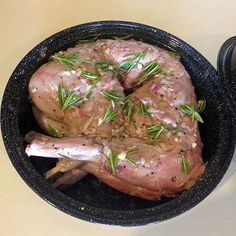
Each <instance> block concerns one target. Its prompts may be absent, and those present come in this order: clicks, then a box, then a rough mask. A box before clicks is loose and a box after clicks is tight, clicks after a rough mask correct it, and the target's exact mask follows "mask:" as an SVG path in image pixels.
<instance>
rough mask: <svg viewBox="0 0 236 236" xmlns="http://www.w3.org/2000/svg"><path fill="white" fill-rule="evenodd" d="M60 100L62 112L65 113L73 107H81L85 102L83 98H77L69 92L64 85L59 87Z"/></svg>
mask: <svg viewBox="0 0 236 236" xmlns="http://www.w3.org/2000/svg"><path fill="white" fill-rule="evenodd" d="M58 98H59V104H60V108H61V110H62V111H65V110H67V109H69V108H70V107H72V106H78V105H81V104H83V101H84V99H83V98H81V97H78V96H76V95H75V94H74V92H73V91H69V90H68V89H67V88H66V87H64V86H63V85H62V84H59V85H58Z"/></svg>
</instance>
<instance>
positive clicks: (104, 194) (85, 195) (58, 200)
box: [1, 21, 236, 226]
mask: <svg viewBox="0 0 236 236" xmlns="http://www.w3.org/2000/svg"><path fill="white" fill-rule="evenodd" d="M124 35H132V38H134V39H136V40H142V41H144V42H147V43H149V44H153V45H157V46H159V47H162V48H165V49H168V50H172V51H174V52H177V53H178V54H180V55H181V62H182V63H183V64H184V66H185V67H186V69H187V70H188V72H189V73H190V75H191V78H192V82H193V84H194V86H195V89H196V93H197V96H198V99H202V98H205V99H206V100H207V107H206V110H205V112H204V113H203V119H204V121H205V122H204V124H203V125H201V126H200V131H201V135H202V139H203V143H204V151H203V158H204V160H205V162H207V167H206V171H205V174H204V175H203V176H202V178H201V179H200V181H199V182H197V184H195V185H194V186H193V187H192V188H191V189H190V190H188V191H185V192H183V193H182V194H180V195H179V196H177V197H176V198H174V199H168V198H163V199H162V200H160V201H154V202H153V201H147V200H143V199H139V198H135V197H132V196H128V195H125V194H123V193H120V192H118V191H116V190H114V189H112V188H110V187H108V186H106V185H105V184H103V183H102V182H100V181H99V180H97V179H96V178H94V177H93V176H87V177H85V178H84V179H83V180H81V181H80V182H78V183H77V184H75V185H74V186H73V187H71V188H70V189H67V190H65V191H59V190H57V189H55V188H53V187H51V186H50V184H49V183H47V182H46V180H45V178H44V177H43V173H44V172H45V171H46V170H48V169H49V168H50V167H52V166H53V165H54V164H55V162H54V161H52V160H49V159H44V158H37V159H34V158H29V157H28V156H27V155H26V153H25V151H24V150H25V146H26V144H25V142H24V139H23V137H24V136H25V134H26V133H27V132H28V131H30V130H31V129H33V130H39V128H38V127H37V124H36V122H35V120H34V118H33V115H32V112H31V104H30V103H29V101H28V91H27V85H28V82H29V79H30V77H31V75H32V74H33V73H34V72H35V71H36V70H37V69H38V68H39V67H40V66H41V65H42V64H43V63H45V62H47V60H48V58H49V57H50V56H51V55H52V54H54V53H55V52H58V51H60V50H65V49H67V48H69V47H72V46H74V45H75V44H76V42H78V41H79V40H81V39H90V38H94V37H98V38H112V37H114V36H116V37H117V36H118V37H119V36H124ZM221 64H222V63H221ZM223 64H224V63H223ZM221 66H222V65H221ZM226 77H227V76H224V80H221V79H220V78H219V77H218V75H217V72H216V70H215V69H214V68H213V67H212V65H211V64H210V63H209V62H208V61H207V60H206V59H205V58H204V57H203V56H202V55H201V54H200V53H199V52H197V51H196V50H195V49H194V48H192V47H191V46H189V45H188V44H187V43H185V42H183V41H182V40H180V39H178V38H177V37H175V36H173V35H171V34H169V33H167V32H165V31H162V30H159V29H157V28H153V27H150V26H147V25H143V24H138V23H131V22H121V21H102V22H93V23H88V24H82V25H78V26H75V27H72V28H69V29H66V30H63V31H61V32H59V33H57V34H54V35H53V36H51V37H49V38H48V39H46V40H44V41H43V42H41V43H40V44H39V45H37V46H36V47H35V48H33V49H32V50H31V51H30V52H29V53H28V54H27V55H26V56H25V57H24V58H23V60H22V61H21V62H20V63H19V65H18V66H17V67H16V69H15V70H14V72H13V74H12V75H11V77H10V79H9V81H8V84H7V86H6V89H5V93H4V96H3V100H2V107H1V128H2V135H3V140H4V143H5V146H6V150H7V152H8V155H9V158H10V160H11V161H12V164H13V166H14V167H15V168H16V170H17V171H18V173H19V174H20V176H21V177H22V178H23V179H24V181H25V182H26V183H27V184H28V185H29V186H30V188H32V189H33V190H34V191H35V192H36V193H37V194H38V195H39V196H41V197H42V198H43V199H45V200H46V201H47V202H48V203H50V204H52V205H53V206H55V207H57V208H58V209H60V210H61V211H63V212H66V213H68V214H69V215H72V216H74V217H77V218H80V219H83V220H86V221H90V222H97V223H102V224H111V225H123V226H137V225H145V224H149V223H153V222H160V221H163V220H167V219H169V218H172V217H175V216H177V215H179V214H181V213H183V212H185V211H187V210H189V209H191V208H193V207H194V206H195V205H197V204H198V203H199V202H201V201H202V200H203V199H204V198H205V197H206V196H207V195H208V194H210V193H211V191H212V190H213V189H214V188H215V187H216V185H217V184H218V183H219V182H220V180H221V179H222V177H223V175H224V174H225V172H226V170H227V168H228V166H229V164H230V161H231V159H232V156H233V151H234V147H235V140H236V139H235V135H234V127H235V126H234V125H233V113H234V115H235V114H236V111H235V109H234V108H235V107H232V106H233V102H234V101H231V100H232V98H233V95H232V96H229V95H228V93H227V92H228V91H230V89H229V87H227V86H231V85H230V83H229V82H226V81H227V78H226ZM225 91H227V92H225ZM229 104H231V106H229ZM12 187H13V188H14V186H12Z"/></svg>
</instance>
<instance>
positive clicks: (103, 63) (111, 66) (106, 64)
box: [94, 61, 118, 71]
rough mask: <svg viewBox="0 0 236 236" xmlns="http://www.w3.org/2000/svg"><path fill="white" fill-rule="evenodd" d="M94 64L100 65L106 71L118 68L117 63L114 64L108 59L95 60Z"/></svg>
mask: <svg viewBox="0 0 236 236" xmlns="http://www.w3.org/2000/svg"><path fill="white" fill-rule="evenodd" d="M94 64H95V65H96V66H99V67H100V68H101V69H102V70H104V71H108V70H111V71H114V70H117V69H118V68H117V66H116V65H115V64H112V63H110V62H108V61H95V62H94Z"/></svg>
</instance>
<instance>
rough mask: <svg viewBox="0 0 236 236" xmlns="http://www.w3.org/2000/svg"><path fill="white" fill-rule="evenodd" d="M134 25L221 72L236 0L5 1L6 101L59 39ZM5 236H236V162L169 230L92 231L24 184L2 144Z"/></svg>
mask: <svg viewBox="0 0 236 236" xmlns="http://www.w3.org/2000/svg"><path fill="white" fill-rule="evenodd" d="M109 19H112V20H128V21H136V22H141V23H145V24H149V25H152V26H155V27H158V28H160V29H164V30H166V31H168V32H170V33H172V34H174V35H176V36H178V37H180V38H182V39H183V40H184V41H186V42H188V43H189V44H191V45H192V46H194V47H195V48H196V49H197V50H199V51H200V52H201V53H202V54H203V55H204V56H205V57H206V58H207V59H208V60H209V61H210V62H211V63H212V64H213V65H214V66H215V65H216V57H217V53H218V50H219V48H220V45H221V44H222V43H223V42H224V40H226V39H227V38H228V37H230V36H233V35H236V1H235V0H224V1H223V0H221V1H220V0H215V1H212V0H205V1H203V0H176V1H170V0H161V1H157V0H133V1H130V0H119V1H117V0H113V1H112V0H110V1H106V0H99V1H91V0H85V1H81V0H74V1H73V0H69V1H52V0H51V1H49V0H48V1H46V0H41V1H39V0H38V1H35V0H32V1H27V0H21V1H13V0H7V1H3V0H0V53H1V54H0V96H1V97H2V94H3V90H4V87H5V85H6V83H7V80H8V78H9V77H10V75H11V73H12V71H13V70H14V68H15V67H16V65H17V64H18V62H19V61H20V60H21V59H22V57H23V56H24V55H25V54H26V53H27V52H28V51H29V50H30V49H31V48H33V47H34V46H35V45H36V44H38V43H39V42H41V41H42V40H43V39H45V38H46V37H48V36H50V35H51V34H53V33H55V32H57V31H59V30H62V29H64V28H67V27H69V26H73V25H77V24H80V23H85V22H89V21H96V20H109ZM0 145H1V149H0V187H1V188H0V189H1V192H0V235H2V236H15V235H16V236H28V235H30V236H32V235H35V236H37V235H52V236H54V235H56V236H60V235H82V236H83V235H86V236H90V235H98V236H100V235H101V236H106V235H112V236H121V235H122V236H128V235H129V236H144V235H148V236H154V235H158V236H174V235H175V236H178V235H181V236H183V235H189V234H190V235H191V236H194V235H196V236H199V235H201V236H208V235H214V236H221V235H222V236H223V235H224V236H233V235H236V155H234V159H233V161H232V163H231V166H230V168H229V170H228V171H227V174H226V175H225V177H224V179H223V180H222V181H221V183H220V185H219V186H218V187H217V188H216V189H215V190H214V192H213V193H212V194H210V196H209V197H207V198H206V199H205V200H204V201H203V202H202V203H201V204H199V205H198V206H197V207H195V208H193V209H192V210H191V211H188V212H187V213H185V214H182V215H181V216H178V217H176V218H174V219H171V220H168V221H166V222H163V223H159V224H153V225H150V226H144V227H137V228H122V227H116V226H113V227H112V226H104V225H99V224H91V223H87V222H84V221H81V220H79V219H76V218H73V217H71V216H69V215H66V214H64V213H62V212H61V211H59V210H57V209H56V208H54V207H52V206H51V205H49V204H47V203H46V202H45V201H43V200H42V199H41V198H40V197H38V196H37V195H36V194H35V193H34V192H33V191H31V189H30V188H29V187H28V186H27V185H26V184H25V183H24V182H23V180H22V179H21V178H20V177H19V175H18V174H17V172H16V171H15V169H14V168H13V166H12V164H11V163H10V161H9V158H8V156H7V154H6V151H5V149H4V146H3V143H2V139H1V140H0Z"/></svg>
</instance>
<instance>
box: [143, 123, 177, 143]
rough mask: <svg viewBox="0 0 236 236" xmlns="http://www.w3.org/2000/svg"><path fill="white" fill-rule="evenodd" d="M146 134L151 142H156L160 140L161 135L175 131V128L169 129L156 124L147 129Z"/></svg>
mask: <svg viewBox="0 0 236 236" xmlns="http://www.w3.org/2000/svg"><path fill="white" fill-rule="evenodd" d="M147 130H148V134H149V135H150V137H151V138H152V140H158V139H159V138H160V135H161V133H163V132H168V131H173V130H176V129H175V128H169V127H167V126H164V125H160V124H156V125H152V126H150V127H148V128H147Z"/></svg>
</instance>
